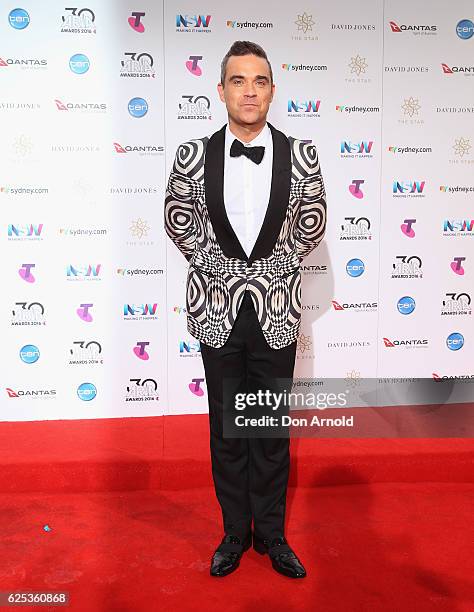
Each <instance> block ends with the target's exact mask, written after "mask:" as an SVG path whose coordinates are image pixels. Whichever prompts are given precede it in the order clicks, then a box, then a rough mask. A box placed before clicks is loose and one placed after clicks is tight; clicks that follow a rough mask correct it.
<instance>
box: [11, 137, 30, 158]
mask: <svg viewBox="0 0 474 612" xmlns="http://www.w3.org/2000/svg"><path fill="white" fill-rule="evenodd" d="M13 149H14V151H15V153H16V154H17V155H18V156H19V157H26V156H27V155H29V154H30V153H31V152H32V151H33V142H32V140H31V138H29V137H28V136H25V135H24V134H22V135H21V136H18V138H15V140H14V141H13Z"/></svg>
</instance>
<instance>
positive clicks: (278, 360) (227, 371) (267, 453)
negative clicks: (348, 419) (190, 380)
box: [201, 291, 296, 538]
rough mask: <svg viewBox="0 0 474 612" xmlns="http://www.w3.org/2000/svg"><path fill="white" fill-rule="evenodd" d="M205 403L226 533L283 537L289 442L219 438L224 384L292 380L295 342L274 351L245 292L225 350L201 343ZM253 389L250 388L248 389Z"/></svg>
mask: <svg viewBox="0 0 474 612" xmlns="http://www.w3.org/2000/svg"><path fill="white" fill-rule="evenodd" d="M201 355H202V360H203V363H204V370H205V376H206V384H207V391H208V398H209V425H210V449H211V462H212V475H213V479H214V486H215V490H216V496H217V499H218V501H219V504H220V506H221V508H222V516H223V523H224V531H225V533H226V534H232V535H237V536H239V537H241V538H245V537H246V536H247V535H248V534H249V533H250V529H251V525H252V519H253V526H254V531H255V533H256V534H257V535H258V536H260V537H261V538H274V537H279V536H283V535H284V531H285V527H284V524H285V508H286V492H287V485H288V475H289V467H290V452H289V451H290V439H289V437H286V438H284V437H283V438H273V437H265V438H262V437H260V438H257V437H250V438H224V436H223V380H224V379H226V378H232V379H234V380H236V379H239V380H240V384H239V391H246V390H247V389H248V390H251V389H249V388H248V385H249V381H250V380H251V381H252V385H254V383H256V384H257V385H258V383H259V381H262V383H265V382H266V381H267V380H268V379H269V378H282V379H290V381H291V380H292V378H293V370H294V366H295V356H296V341H295V342H293V343H292V344H290V345H288V346H286V347H283V348H281V349H273V348H271V347H270V346H269V345H268V344H267V341H266V340H265V337H264V335H263V332H262V330H261V327H260V324H259V322H258V318H257V314H256V312H255V309H254V306H253V303H252V298H251V295H250V293H249V292H248V291H245V294H244V298H243V300H242V303H241V305H240V309H239V312H238V314H237V318H236V320H235V323H234V326H233V328H232V331H231V333H230V336H229V338H228V340H227V342H226V343H225V344H224V346H222V347H220V348H213V347H211V346H209V345H206V344H204V343H202V342H201ZM252 388H254V387H252Z"/></svg>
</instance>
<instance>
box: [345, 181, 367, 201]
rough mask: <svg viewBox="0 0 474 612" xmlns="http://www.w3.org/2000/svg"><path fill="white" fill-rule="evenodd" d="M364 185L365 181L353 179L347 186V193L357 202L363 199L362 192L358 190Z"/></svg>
mask: <svg viewBox="0 0 474 612" xmlns="http://www.w3.org/2000/svg"><path fill="white" fill-rule="evenodd" d="M364 183H365V181H364V180H363V179H354V180H353V181H352V183H351V184H350V185H349V191H350V192H351V193H352V195H353V196H354V197H355V198H357V199H358V200H362V198H363V197H364V192H363V191H362V189H361V188H360V186H361V185H363V184H364Z"/></svg>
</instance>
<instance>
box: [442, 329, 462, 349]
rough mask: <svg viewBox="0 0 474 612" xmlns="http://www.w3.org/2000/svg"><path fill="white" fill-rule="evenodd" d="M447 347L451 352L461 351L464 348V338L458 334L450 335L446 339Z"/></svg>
mask: <svg viewBox="0 0 474 612" xmlns="http://www.w3.org/2000/svg"><path fill="white" fill-rule="evenodd" d="M446 346H447V347H448V349H449V350H450V351H459V349H462V347H463V346H464V336H463V335H462V334H460V333H458V332H454V333H452V334H449V336H448V337H447V338H446Z"/></svg>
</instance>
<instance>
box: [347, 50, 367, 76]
mask: <svg viewBox="0 0 474 612" xmlns="http://www.w3.org/2000/svg"><path fill="white" fill-rule="evenodd" d="M348 66H349V68H350V69H351V74H355V75H356V76H360V75H361V74H363V73H365V71H366V69H367V68H368V66H369V65H368V64H367V62H366V61H365V57H361V56H360V55H359V54H357V55H356V56H355V57H351V62H350V64H348Z"/></svg>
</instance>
